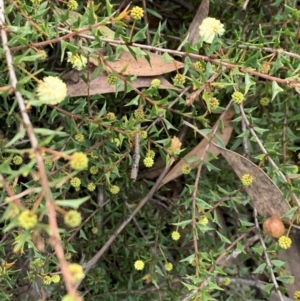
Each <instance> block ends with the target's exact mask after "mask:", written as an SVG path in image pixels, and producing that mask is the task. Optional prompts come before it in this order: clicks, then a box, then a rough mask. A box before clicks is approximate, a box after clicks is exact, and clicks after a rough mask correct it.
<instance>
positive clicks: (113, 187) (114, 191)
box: [109, 185, 120, 194]
mask: <svg viewBox="0 0 300 301" xmlns="http://www.w3.org/2000/svg"><path fill="white" fill-rule="evenodd" d="M109 192H110V193H112V194H118V193H119V192H120V187H119V186H117V185H111V186H110V188H109Z"/></svg>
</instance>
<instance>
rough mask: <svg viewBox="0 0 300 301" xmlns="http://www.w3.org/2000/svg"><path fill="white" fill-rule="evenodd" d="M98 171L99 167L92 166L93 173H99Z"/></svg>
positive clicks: (91, 171)
mask: <svg viewBox="0 0 300 301" xmlns="http://www.w3.org/2000/svg"><path fill="white" fill-rule="evenodd" d="M98 171H99V168H98V167H97V166H95V165H94V166H92V167H91V168H90V173H91V174H92V175H96V174H97V173H98Z"/></svg>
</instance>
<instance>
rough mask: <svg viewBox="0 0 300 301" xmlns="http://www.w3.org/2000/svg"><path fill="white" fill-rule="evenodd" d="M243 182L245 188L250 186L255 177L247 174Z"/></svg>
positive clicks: (242, 179)
mask: <svg viewBox="0 0 300 301" xmlns="http://www.w3.org/2000/svg"><path fill="white" fill-rule="evenodd" d="M241 182H242V184H243V185H244V186H250V185H251V184H252V182H253V177H252V176H251V175H250V174H248V173H246V174H244V175H243V176H242V178H241Z"/></svg>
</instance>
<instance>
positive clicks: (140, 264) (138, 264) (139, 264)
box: [134, 260, 145, 271]
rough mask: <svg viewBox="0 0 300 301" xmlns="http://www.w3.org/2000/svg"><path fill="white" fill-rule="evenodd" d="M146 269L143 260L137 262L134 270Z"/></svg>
mask: <svg viewBox="0 0 300 301" xmlns="http://www.w3.org/2000/svg"><path fill="white" fill-rule="evenodd" d="M144 267H145V263H144V261H142V260H137V261H136V262H135V263H134V268H135V269H136V270H137V271H141V270H143V269H144Z"/></svg>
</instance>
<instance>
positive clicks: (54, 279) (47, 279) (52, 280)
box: [43, 274, 60, 285]
mask: <svg viewBox="0 0 300 301" xmlns="http://www.w3.org/2000/svg"><path fill="white" fill-rule="evenodd" d="M59 281H60V276H59V275H57V274H55V275H52V276H49V275H46V276H44V277H43V283H44V284H45V285H50V284H51V283H58V282H59Z"/></svg>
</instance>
